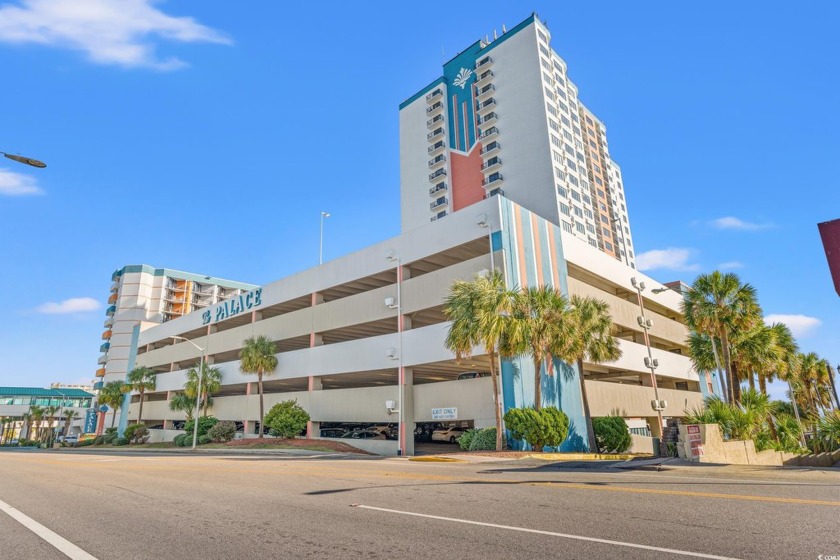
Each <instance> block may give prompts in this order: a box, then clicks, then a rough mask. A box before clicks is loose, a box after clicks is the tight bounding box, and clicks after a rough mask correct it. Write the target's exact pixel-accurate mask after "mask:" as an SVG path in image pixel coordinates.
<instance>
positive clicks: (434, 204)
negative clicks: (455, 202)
mask: <svg viewBox="0 0 840 560" xmlns="http://www.w3.org/2000/svg"><path fill="white" fill-rule="evenodd" d="M447 204H449V199H448V198H446V197H445V196H442V197H440V198H439V199H437V200H435V201H434V202H432V203H431V204H429V209H430V210H436V209H438V208H440V207H441V206H446V205H447Z"/></svg>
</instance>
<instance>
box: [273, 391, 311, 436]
mask: <svg viewBox="0 0 840 560" xmlns="http://www.w3.org/2000/svg"><path fill="white" fill-rule="evenodd" d="M307 422H309V414H308V413H307V412H306V411H305V410H304V409H303V407H301V406H300V405H299V404H298V403H297V400H294V399H293V400H290V401H283V402H281V403H277V404H275V405H274V406H272V407H271V410H269V411H268V414H266V415H265V425H266V426H267V427H268V433H270V434H271V435H273V436H276V437H281V438H293V437H295V436H296V435H298V434H299V433H300V432H301V431H302V430H304V429H305V428H306V424H307Z"/></svg>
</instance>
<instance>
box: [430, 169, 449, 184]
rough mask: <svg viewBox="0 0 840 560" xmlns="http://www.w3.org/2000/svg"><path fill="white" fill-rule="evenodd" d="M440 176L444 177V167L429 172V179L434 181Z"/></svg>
mask: <svg viewBox="0 0 840 560" xmlns="http://www.w3.org/2000/svg"><path fill="white" fill-rule="evenodd" d="M441 177H446V169H438V170H437V171H435V172H434V173H429V181H432V182H435V181H437V180H438V179H439V178H441Z"/></svg>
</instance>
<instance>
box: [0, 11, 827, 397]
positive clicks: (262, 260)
mask: <svg viewBox="0 0 840 560" xmlns="http://www.w3.org/2000/svg"><path fill="white" fill-rule="evenodd" d="M562 4H563V5H562V6H561V5H558V3H554V2H545V3H543V5H535V6H533V8H536V10H537V12H538V14H539V16H540V17H541V19H543V20H544V21H547V23H548V26H549V28H550V29H551V30H552V35H553V37H552V46H553V47H554V49H555V50H557V51H558V52H559V53H560V55H561V56H563V57H564V58H565V60H566V61H567V63H568V66H569V75H570V76H571V78H572V79H573V80H574V81H575V82H576V84H577V85H578V87H579V89H580V96H581V99H582V100H583V101H584V102H585V103H586V104H587V106H589V107H590V108H591V109H592V110H593V111H594V112H595V113H596V114H597V115H598V116H599V117H600V118H601V119H602V120H603V121H604V122H605V123H606V125H607V129H608V133H609V139H610V148H611V150H610V151H611V153H612V155H613V157H614V158H615V159H616V160H617V161H618V162H619V164H620V165H621V166H622V170H623V174H624V177H625V184H626V189H627V199H628V207H629V212H630V221H631V225H632V228H633V235H634V239H635V244H636V248H637V254H638V259H639V264H640V265H645V266H646V267H647V268H648V270H647V273H648V274H650V275H652V276H653V277H655V278H657V279H659V280H661V281H670V280H674V279H682V280H684V281H686V282H689V283H690V282H691V281H692V280H693V279H694V277H695V276H696V275H697V274H698V273H700V272H708V271H711V270H714V269H715V268H719V267H720V268H727V269H729V270H733V271H735V272H737V273H738V274H739V275H741V277H742V278H743V279H744V280H745V281H747V282H750V283H751V284H753V285H754V286H755V287H756V288H757V289H758V293H759V297H760V300H761V303H762V305H763V307H764V310H765V312H766V314H767V315H768V316H773V315H776V316H777V315H784V316H790V317H787V318H786V321H787V322H788V323H789V324H790V325H791V326H792V327H793V328H794V331H795V332H797V334H798V339H799V342H800V345H801V346H802V349H803V350H806V351H811V350H813V351H816V352H818V353H820V354H821V355H822V356H824V357H826V358H828V359H829V360H830V361H831V362H832V363H834V364H836V363H840V344H838V335H837V333H838V331H840V313H839V311H840V298H838V296H837V294H835V293H834V291H833V288H832V282H831V279H830V276H829V272H828V267H827V265H826V261H825V256H824V254H823V250H822V245H821V243H820V238H819V234H818V231H817V227H816V224H817V222H821V221H826V220H829V219H834V218H840V204H838V200H840V197H838V196H837V194H836V189H837V181H836V177H837V176H838V175H840V158H838V157H837V154H838V153H840V139H839V138H840V136H838V132H837V131H838V129H840V112H838V109H837V95H836V91H837V89H838V85H840V84H838V82H840V78H838V75H837V73H836V72H835V71H834V70H833V69H835V68H836V65H837V63H836V56H837V55H838V47H837V43H836V40H835V38H834V37H835V29H834V24H833V22H836V21H837V20H838V17H840V9H838V7H837V5H836V4H834V3H829V2H824V3H822V4H817V3H815V4H809V5H808V6H805V7H802V8H797V9H795V10H794V9H791V7H790V5H789V4H782V3H776V4H775V5H774V4H773V3H763V4H761V10H760V11H756V10H754V9H752V8H750V7H749V6H748V5H747V4H748V3H734V4H733V3H723V2H720V3H714V2H712V3H708V2H707V3H702V4H694V5H686V4H684V3H682V4H680V3H676V4H675V3H671V2H659V3H653V2H651V3H644V4H639V3H627V2H615V3H594V2H590V3H579V4H581V5H570V4H569V3H562ZM583 4H585V5H583ZM244 6H245V5H244V4H243V5H241V6H239V5H237V8H236V9H232V8H231V4H230V3H229V2H222V1H221V0H203V1H202V2H191V3H183V2H173V1H171V0H170V1H159V2H151V1H149V0H124V1H123V2H121V3H120V5H119V6H117V3H116V2H113V1H110V0H85V1H84V2H83V1H82V0H28V1H23V0H18V1H13V2H9V1H2V0H0V68H2V72H3V76H4V79H3V83H4V87H3V88H2V93H0V99H2V101H3V103H2V109H0V111H1V112H2V123H3V126H2V132H0V150H4V151H9V152H14V153H21V154H25V155H28V156H30V157H35V158H39V159H43V160H44V161H46V162H47V163H48V165H49V167H47V168H46V169H44V170H37V169H33V168H28V167H25V166H22V165H19V164H15V163H14V162H11V161H8V160H2V161H0V235H2V238H3V239H4V240H5V242H4V243H2V244H0V283H1V284H0V285H2V290H0V306H1V307H2V309H3V310H4V312H3V315H4V317H3V320H2V321H0V385H28V386H39V385H46V384H48V383H49V382H51V381H64V382H76V381H80V380H89V379H90V378H91V376H92V375H93V372H94V370H95V368H96V359H97V357H98V355H99V352H98V347H99V345H100V344H101V340H100V335H101V332H102V331H103V330H104V329H103V328H102V322H103V320H104V318H105V317H104V302H105V299H106V298H107V296H108V289H109V286H110V283H111V281H110V276H111V273H112V271H113V270H115V269H117V268H119V267H121V266H123V265H125V264H139V263H146V264H150V265H153V266H157V267H168V268H176V269H181V270H187V271H192V272H198V273H202V274H208V275H213V276H218V277H223V278H229V279H234V280H240V281H244V282H253V283H266V282H270V281H273V280H276V279H278V278H280V277H282V276H285V275H287V274H290V273H293V272H295V271H298V270H301V269H304V268H307V267H309V266H312V265H314V264H317V261H318V225H319V216H320V212H321V210H326V211H329V212H330V213H331V214H332V217H330V218H329V219H328V220H327V222H326V225H325V245H324V253H325V258H326V259H330V258H334V257H336V256H339V255H342V254H346V253H348V252H351V251H354V250H357V249H360V248H362V247H364V246H366V245H369V244H371V243H373V242H376V241H379V240H382V239H385V238H387V237H391V236H393V235H396V234H398V233H399V145H398V138H399V137H398V105H399V103H400V102H401V101H402V100H404V99H405V98H407V97H409V96H411V95H412V94H413V93H415V92H416V91H417V90H419V89H420V88H422V87H423V86H425V85H426V84H427V83H429V82H431V81H432V80H433V79H435V78H436V77H437V76H439V75H440V72H441V64H442V62H443V61H444V59H448V58H451V57H452V56H454V55H455V54H457V52H458V51H459V50H461V49H464V48H466V47H467V46H468V45H470V44H471V43H472V42H474V41H475V40H477V39H478V38H480V37H484V36H485V35H490V36H492V33H493V30H494V29H496V30H499V32H501V27H502V24H506V25H507V26H508V28H510V27H512V26H513V25H515V24H516V23H518V22H519V21H521V20H523V19H524V18H525V17H527V16H528V15H529V13H530V12H529V10H530V9H532V8H531V7H528V8H520V7H517V6H515V5H514V3H512V2H500V1H497V2H493V1H483V2H462V3H459V4H457V5H454V4H452V3H444V2H431V3H414V4H413V5H411V6H399V7H396V6H397V4H395V3H390V2H387V3H386V2H371V3H362V4H359V3H355V4H354V3H344V2H341V3H339V2H335V3H329V2H327V3H319V4H311V5H310V4H292V3H285V2H284V3H280V2H269V1H266V0H259V1H258V0H254V1H252V2H248V3H247V8H245V7H244ZM360 6H361V7H360ZM453 6H457V7H453ZM3 162H6V163H3Z"/></svg>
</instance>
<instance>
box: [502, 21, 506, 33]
mask: <svg viewBox="0 0 840 560" xmlns="http://www.w3.org/2000/svg"><path fill="white" fill-rule="evenodd" d="M505 33H507V27H505V24H504V23H503V24H502V35H504V34H505Z"/></svg>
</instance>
